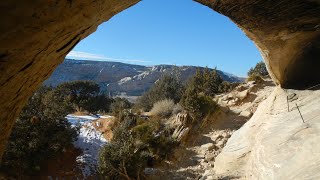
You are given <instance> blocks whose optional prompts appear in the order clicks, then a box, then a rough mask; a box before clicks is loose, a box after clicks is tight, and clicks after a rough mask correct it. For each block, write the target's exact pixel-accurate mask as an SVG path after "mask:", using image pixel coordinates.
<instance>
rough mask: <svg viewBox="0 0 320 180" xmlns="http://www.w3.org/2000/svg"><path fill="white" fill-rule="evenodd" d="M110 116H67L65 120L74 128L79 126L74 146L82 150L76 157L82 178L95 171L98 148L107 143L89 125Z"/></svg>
mask: <svg viewBox="0 0 320 180" xmlns="http://www.w3.org/2000/svg"><path fill="white" fill-rule="evenodd" d="M108 117H111V116H100V115H99V114H98V115H92V116H89V115H88V116H74V115H68V116H66V118H67V119H68V121H69V122H70V123H71V124H72V125H74V126H77V125H78V126H80V132H79V135H78V139H77V141H75V142H74V146H75V147H76V148H79V149H81V150H82V152H83V153H82V154H81V155H79V156H78V157H77V162H78V163H79V164H80V168H81V170H82V174H83V176H84V177H88V176H90V175H91V174H92V173H94V172H96V171H97V164H98V155H99V150H100V148H101V147H102V146H103V145H104V144H106V143H107V140H106V139H105V138H104V137H103V135H102V134H101V133H100V132H99V131H97V130H96V129H95V128H94V127H93V126H92V124H91V122H92V121H93V120H96V119H98V118H108Z"/></svg>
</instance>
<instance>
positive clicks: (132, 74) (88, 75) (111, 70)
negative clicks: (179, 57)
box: [44, 59, 242, 96]
mask: <svg viewBox="0 0 320 180" xmlns="http://www.w3.org/2000/svg"><path fill="white" fill-rule="evenodd" d="M197 68H198V67H194V66H180V67H178V66H177V67H176V66H173V65H157V66H151V67H147V66H140V65H132V64H124V63H120V62H106V61H81V60H72V59H66V60H65V61H64V62H63V63H62V64H61V65H59V66H58V67H57V69H56V70H55V71H54V72H53V74H52V76H50V78H49V79H47V80H46V81H45V82H44V84H45V85H50V86H57V85H58V84H61V83H63V82H67V81H73V80H92V81H95V82H97V83H99V85H100V87H101V90H102V91H106V90H107V91H109V92H111V93H112V94H113V95H116V94H119V93H126V94H127V95H130V96H140V95H142V94H143V93H144V92H145V91H147V90H148V89H149V88H150V87H151V86H152V85H153V84H154V83H155V82H156V81H157V80H158V79H160V78H161V77H162V76H163V75H165V74H172V73H173V72H174V71H176V73H178V74H179V76H180V78H181V80H182V81H183V82H186V81H187V79H189V78H190V77H191V76H192V75H194V74H195V72H196V69H197ZM199 68H200V69H204V68H203V67H199ZM218 73H219V75H220V76H221V77H222V78H223V79H224V80H225V81H229V82H240V81H242V79H241V78H238V77H236V76H234V75H231V74H228V73H224V72H222V71H218Z"/></svg>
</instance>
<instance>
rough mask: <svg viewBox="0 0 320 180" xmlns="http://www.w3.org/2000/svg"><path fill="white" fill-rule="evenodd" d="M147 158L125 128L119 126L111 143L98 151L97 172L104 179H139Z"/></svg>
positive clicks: (147, 155)
mask: <svg viewBox="0 0 320 180" xmlns="http://www.w3.org/2000/svg"><path fill="white" fill-rule="evenodd" d="M149 156H150V155H149V153H148V151H146V150H144V147H143V146H140V145H139V144H137V143H136V140H135V139H134V137H133V136H132V134H131V132H130V131H128V129H127V127H125V126H123V125H120V126H119V127H118V128H117V129H115V130H114V135H113V139H112V140H111V142H110V143H108V144H107V145H105V146H104V147H103V148H102V149H101V150H100V153H99V172H100V174H101V176H103V178H104V179H123V178H124V179H131V178H135V179H139V177H140V176H141V174H143V170H144V168H145V167H146V166H147V160H148V157H149Z"/></svg>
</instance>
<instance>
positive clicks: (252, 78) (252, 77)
mask: <svg viewBox="0 0 320 180" xmlns="http://www.w3.org/2000/svg"><path fill="white" fill-rule="evenodd" d="M247 81H255V82H256V83H262V82H263V81H264V80H263V79H262V77H261V75H260V74H256V73H253V74H251V75H250V76H249V77H248V79H247Z"/></svg>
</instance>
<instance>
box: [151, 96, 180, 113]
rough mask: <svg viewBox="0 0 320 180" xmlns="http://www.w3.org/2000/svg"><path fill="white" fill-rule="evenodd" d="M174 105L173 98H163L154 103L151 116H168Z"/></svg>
mask: <svg viewBox="0 0 320 180" xmlns="http://www.w3.org/2000/svg"><path fill="white" fill-rule="evenodd" d="M174 107H175V104H174V102H173V100H171V99H165V100H161V101H158V102H156V103H154V105H153V108H152V109H151V111H150V114H151V115H153V116H160V117H169V116H170V115H171V114H172V111H173V109H174Z"/></svg>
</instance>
